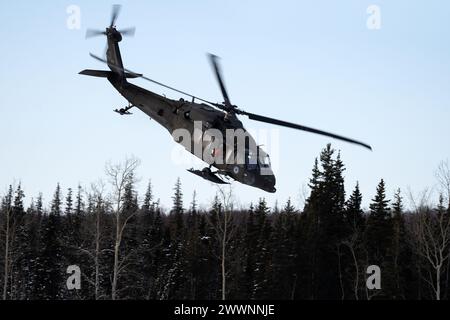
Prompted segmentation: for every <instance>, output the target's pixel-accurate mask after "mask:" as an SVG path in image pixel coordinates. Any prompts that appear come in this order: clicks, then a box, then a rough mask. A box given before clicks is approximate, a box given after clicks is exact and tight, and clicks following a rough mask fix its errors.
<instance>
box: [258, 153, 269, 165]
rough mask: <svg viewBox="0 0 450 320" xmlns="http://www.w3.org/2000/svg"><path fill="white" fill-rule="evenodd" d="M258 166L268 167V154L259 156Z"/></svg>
mask: <svg viewBox="0 0 450 320" xmlns="http://www.w3.org/2000/svg"><path fill="white" fill-rule="evenodd" d="M259 164H260V165H261V166H262V167H270V157H269V155H268V154H260V155H259Z"/></svg>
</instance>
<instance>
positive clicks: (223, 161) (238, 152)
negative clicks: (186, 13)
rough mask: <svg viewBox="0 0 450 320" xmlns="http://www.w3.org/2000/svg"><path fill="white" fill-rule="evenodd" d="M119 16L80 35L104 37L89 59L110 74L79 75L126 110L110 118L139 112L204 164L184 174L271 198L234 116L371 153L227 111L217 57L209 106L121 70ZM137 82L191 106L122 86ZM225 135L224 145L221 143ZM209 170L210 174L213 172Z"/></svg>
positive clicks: (267, 172) (263, 161)
mask: <svg viewBox="0 0 450 320" xmlns="http://www.w3.org/2000/svg"><path fill="white" fill-rule="evenodd" d="M120 10H121V6H120V5H114V6H113V10H112V16H111V22H110V24H109V26H108V27H107V28H106V29H105V30H104V31H101V30H92V29H88V30H87V33H86V38H91V37H94V36H101V35H102V36H106V38H107V50H106V59H104V58H101V57H99V56H96V55H94V54H92V53H90V56H91V57H92V58H94V59H96V60H98V61H100V62H102V63H105V64H106V65H107V66H108V67H109V69H110V71H103V70H90V69H88V70H83V71H81V72H80V73H79V74H81V75H86V76H91V77H99V78H106V79H107V80H108V81H109V82H110V83H111V84H112V86H113V87H114V88H115V89H116V90H117V91H118V92H119V93H120V94H121V95H122V96H123V97H124V98H125V99H126V100H127V101H128V105H127V106H126V107H124V108H121V109H116V110H114V111H115V112H117V113H118V114H120V115H122V116H126V115H131V112H130V110H131V109H133V108H138V109H140V110H141V111H142V112H144V113H145V114H147V115H148V116H149V117H150V118H151V119H153V120H155V121H156V122H157V123H159V124H160V125H161V126H163V127H164V128H165V129H166V130H168V131H169V133H171V134H172V136H173V137H174V140H175V142H177V143H179V144H181V145H183V147H185V148H186V150H187V151H189V152H190V153H192V154H194V155H195V156H197V157H198V158H200V159H201V160H203V161H204V162H207V163H208V164H209V166H207V167H205V168H204V169H202V170H194V169H189V170H188V171H189V172H191V173H192V174H195V175H197V176H199V177H201V178H203V179H205V180H208V181H210V182H213V183H216V184H229V181H230V180H231V181H233V180H235V181H238V182H240V183H243V184H245V185H249V186H251V187H255V188H259V189H261V190H264V191H266V192H269V193H275V192H276V188H275V185H276V178H275V175H274V173H273V170H272V168H271V163H270V156H269V155H268V154H267V153H266V152H265V151H264V150H263V149H262V148H261V147H260V146H257V145H256V142H255V140H254V139H253V137H252V136H251V135H250V134H249V133H248V131H247V130H246V129H245V128H244V126H243V124H242V122H241V121H240V120H239V118H238V116H247V117H248V118H249V119H250V120H254V121H259V122H263V123H268V124H273V125H278V126H283V127H288V128H292V129H297V130H302V131H307V132H310V133H315V134H319V135H323V136H327V137H330V138H334V139H339V140H342V141H346V142H349V143H353V144H357V145H360V146H362V147H365V148H367V149H369V150H372V148H371V146H370V145H368V144H365V143H363V142H360V141H357V140H354V139H350V138H346V137H343V136H340V135H336V134H333V133H329V132H326V131H322V130H317V129H313V128H310V127H306V126H302V125H298V124H295V123H290V122H286V121H282V120H277V119H274V118H269V117H265V116H262V115H258V114H255V113H250V112H247V111H244V110H242V109H240V108H239V107H237V106H236V105H233V104H232V103H231V100H230V98H229V95H228V92H227V89H226V87H225V83H224V81H223V76H222V71H221V67H220V64H219V61H218V57H217V56H215V55H212V54H209V60H210V63H211V65H212V69H213V71H214V74H215V77H216V80H217V82H218V84H219V88H220V91H221V93H222V97H223V99H224V102H223V103H213V102H210V101H208V100H206V99H202V98H199V97H197V96H194V95H192V94H189V93H187V92H183V91H181V90H178V89H176V88H173V87H170V86H168V85H166V84H163V83H161V82H158V81H155V80H153V79H150V78H148V77H146V76H144V75H143V74H140V73H136V72H133V71H131V70H129V69H126V68H125V67H124V65H123V62H122V57H121V53H120V48H119V43H120V42H121V41H122V39H123V36H133V35H134V33H135V28H128V29H123V30H118V29H117V28H116V21H117V19H118V16H119V13H120ZM137 78H139V79H144V80H147V81H149V82H152V83H154V84H157V85H159V86H161V87H164V88H166V89H169V90H173V91H175V92H177V93H179V94H181V95H183V96H186V97H189V98H190V99H192V100H191V101H186V100H184V99H180V100H178V101H177V100H172V99H168V98H166V97H164V96H161V95H159V94H157V93H154V92H152V91H149V90H146V89H144V88H142V87H139V86H136V85H134V84H132V83H130V82H129V81H128V79H137ZM180 130H184V132H187V133H189V135H187V136H185V135H176V132H179V131H180ZM211 131H214V132H215V133H216V135H214V134H208V132H211ZM229 132H238V133H239V135H236V134H234V135H231V136H228V135H227V134H228V133H229ZM217 133H219V134H222V137H221V138H218V135H217ZM225 135H226V137H227V139H223V136H225ZM239 136H243V137H244V142H243V143H239V141H241V142H242V139H240V137H239ZM229 137H230V138H229ZM224 140H225V141H224ZM199 150H200V152H199ZM204 155H206V156H207V157H206V158H208V161H206V160H205V157H204ZM208 156H209V157H208ZM213 167H214V169H215V171H213Z"/></svg>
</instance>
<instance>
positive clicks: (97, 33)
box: [86, 29, 106, 39]
mask: <svg viewBox="0 0 450 320" xmlns="http://www.w3.org/2000/svg"><path fill="white" fill-rule="evenodd" d="M101 35H106V32H105V31H101V30H94V29H87V30H86V39H88V38H92V37H96V36H101Z"/></svg>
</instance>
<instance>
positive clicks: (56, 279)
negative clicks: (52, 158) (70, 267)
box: [37, 184, 65, 300]
mask: <svg viewBox="0 0 450 320" xmlns="http://www.w3.org/2000/svg"><path fill="white" fill-rule="evenodd" d="M61 202H62V201H61V188H60V185H59V184H58V185H57V187H56V191H55V194H54V196H53V200H52V203H51V209H50V213H49V215H48V217H46V218H45V221H44V226H43V234H42V240H41V243H42V249H41V252H40V256H39V269H38V279H37V282H38V284H37V285H38V289H39V294H38V297H39V299H43V300H59V299H62V298H63V297H64V295H63V288H64V287H63V285H64V284H65V282H64V281H63V279H64V277H63V275H64V271H65V270H64V261H63V250H62V244H61V234H60V233H61V225H62V223H61V212H62V209H61Z"/></svg>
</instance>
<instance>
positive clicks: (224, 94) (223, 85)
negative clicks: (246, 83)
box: [209, 53, 233, 108]
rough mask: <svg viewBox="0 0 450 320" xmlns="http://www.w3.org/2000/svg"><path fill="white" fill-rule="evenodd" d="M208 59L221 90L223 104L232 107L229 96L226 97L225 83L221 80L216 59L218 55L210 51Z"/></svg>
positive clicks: (220, 72)
mask: <svg viewBox="0 0 450 320" xmlns="http://www.w3.org/2000/svg"><path fill="white" fill-rule="evenodd" d="M209 60H210V61H211V64H212V67H213V68H214V73H215V75H216V78H217V81H218V82H219V86H220V90H221V91H222V96H223V99H224V101H225V105H226V106H227V107H228V108H233V105H232V104H231V102H230V98H229V97H228V93H227V89H226V88H225V84H224V82H223V77H222V71H221V69H220V66H219V62H218V61H217V60H218V57H217V56H215V55H213V54H211V53H210V54H209Z"/></svg>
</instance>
